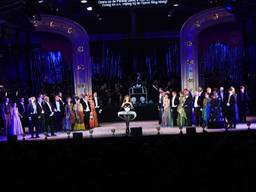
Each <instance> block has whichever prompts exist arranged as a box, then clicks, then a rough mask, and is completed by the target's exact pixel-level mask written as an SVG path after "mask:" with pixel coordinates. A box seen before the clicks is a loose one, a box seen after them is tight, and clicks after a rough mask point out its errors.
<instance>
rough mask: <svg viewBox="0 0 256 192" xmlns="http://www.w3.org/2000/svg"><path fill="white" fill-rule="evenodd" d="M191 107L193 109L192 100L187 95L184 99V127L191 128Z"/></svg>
mask: <svg viewBox="0 0 256 192" xmlns="http://www.w3.org/2000/svg"><path fill="white" fill-rule="evenodd" d="M192 107H193V98H192V96H191V95H189V96H188V97H187V98H186V101H185V103H184V110H185V113H186V116H187V121H186V125H187V126H192Z"/></svg>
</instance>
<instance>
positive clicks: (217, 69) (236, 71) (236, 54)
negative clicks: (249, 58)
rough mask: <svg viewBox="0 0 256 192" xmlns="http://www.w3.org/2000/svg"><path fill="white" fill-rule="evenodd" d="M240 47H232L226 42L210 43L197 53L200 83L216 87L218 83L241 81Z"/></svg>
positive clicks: (227, 84) (237, 82) (239, 82)
mask: <svg viewBox="0 0 256 192" xmlns="http://www.w3.org/2000/svg"><path fill="white" fill-rule="evenodd" d="M243 55H244V51H243V48H242V47H232V46H230V45H228V44H226V43H219V42H218V43H212V44H210V45H209V47H208V49H207V50H206V51H205V52H204V53H201V54H200V55H199V81H200V85H201V86H203V87H205V86H214V87H218V86H220V85H226V86H230V85H234V86H237V85H240V84H242V83H243V62H242V61H243Z"/></svg>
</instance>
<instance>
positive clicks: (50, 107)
mask: <svg viewBox="0 0 256 192" xmlns="http://www.w3.org/2000/svg"><path fill="white" fill-rule="evenodd" d="M46 103H47V105H48V107H49V109H50V112H51V113H52V106H51V105H50V103H48V102H46Z"/></svg>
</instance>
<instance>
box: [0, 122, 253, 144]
mask: <svg viewBox="0 0 256 192" xmlns="http://www.w3.org/2000/svg"><path fill="white" fill-rule="evenodd" d="M250 119H254V118H250ZM253 122H254V121H253ZM136 127H141V128H142V136H154V135H158V134H160V135H178V134H181V132H180V129H179V128H178V127H161V126H159V124H158V121H133V122H131V123H130V128H131V129H132V128H136ZM159 128H160V130H159ZM250 129H251V130H255V131H256V123H251V126H250ZM125 130H126V128H125V123H124V122H113V123H102V124H101V126H100V127H96V128H94V129H92V130H91V131H88V130H87V131H77V132H71V133H70V137H69V138H68V134H67V133H66V132H57V133H56V136H53V137H47V140H61V139H62V140H63V139H73V133H82V135H83V139H93V138H106V137H127V135H126V133H125ZM158 130H159V133H158ZM195 130H196V133H198V134H201V133H203V129H202V128H201V127H196V129H195ZM205 130H206V131H207V132H208V133H215V132H225V131H226V130H225V128H215V129H205ZM246 130H248V126H247V124H237V128H236V129H228V131H230V132H239V131H246ZM182 134H187V129H186V128H183V129H182ZM39 136H40V138H31V136H30V134H27V135H26V136H25V138H23V137H22V136H19V137H18V140H19V141H23V139H25V140H26V141H41V140H45V135H44V134H40V135H39ZM5 141H7V137H3V136H0V142H5Z"/></svg>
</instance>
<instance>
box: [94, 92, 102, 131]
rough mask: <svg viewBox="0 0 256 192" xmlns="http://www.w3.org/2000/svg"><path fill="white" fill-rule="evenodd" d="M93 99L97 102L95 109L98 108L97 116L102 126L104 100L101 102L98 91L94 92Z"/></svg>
mask: <svg viewBox="0 0 256 192" xmlns="http://www.w3.org/2000/svg"><path fill="white" fill-rule="evenodd" d="M93 101H94V103H95V109H96V113H97V118H98V126H100V121H101V114H102V102H101V99H100V98H99V97H98V94H97V92H96V91H95V92H94V93H93Z"/></svg>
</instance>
